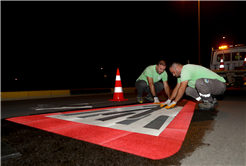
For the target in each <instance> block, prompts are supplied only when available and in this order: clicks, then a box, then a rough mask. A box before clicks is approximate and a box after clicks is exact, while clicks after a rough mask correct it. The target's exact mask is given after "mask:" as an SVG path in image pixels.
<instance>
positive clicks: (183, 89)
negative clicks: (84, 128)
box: [174, 80, 188, 103]
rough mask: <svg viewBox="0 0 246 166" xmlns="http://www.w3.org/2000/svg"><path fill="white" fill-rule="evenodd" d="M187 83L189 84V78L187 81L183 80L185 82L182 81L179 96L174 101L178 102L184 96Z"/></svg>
mask: <svg viewBox="0 0 246 166" xmlns="http://www.w3.org/2000/svg"><path fill="white" fill-rule="evenodd" d="M187 85H188V80H187V81H183V82H181V83H180V87H179V89H178V93H177V96H176V97H175V99H174V102H176V103H177V102H178V101H179V100H180V99H181V98H182V96H183V95H184V92H185V89H186V87H187Z"/></svg>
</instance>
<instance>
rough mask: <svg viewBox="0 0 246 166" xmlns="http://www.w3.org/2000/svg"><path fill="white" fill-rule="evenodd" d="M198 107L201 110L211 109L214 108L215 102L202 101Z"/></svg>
mask: <svg viewBox="0 0 246 166" xmlns="http://www.w3.org/2000/svg"><path fill="white" fill-rule="evenodd" d="M198 108H199V109H200V110H206V111H207V110H211V109H214V104H213V103H210V102H204V103H200V104H198Z"/></svg>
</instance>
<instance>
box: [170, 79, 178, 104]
mask: <svg viewBox="0 0 246 166" xmlns="http://www.w3.org/2000/svg"><path fill="white" fill-rule="evenodd" d="M179 87H180V83H177V84H176V86H175V88H174V89H173V92H172V95H171V97H170V98H169V99H170V100H173V99H175V97H176V96H177V93H178V90H179Z"/></svg>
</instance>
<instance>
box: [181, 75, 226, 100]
mask: <svg viewBox="0 0 246 166" xmlns="http://www.w3.org/2000/svg"><path fill="white" fill-rule="evenodd" d="M225 90H226V84H225V83H224V82H221V81H219V80H217V79H205V78H200V79H198V80H196V83H195V88H191V87H189V86H188V87H187V88H186V90H185V93H186V95H188V96H191V97H193V98H195V99H197V100H198V99H199V98H200V99H201V100H202V101H205V100H207V101H209V102H213V98H212V96H216V95H223V93H224V92H225Z"/></svg>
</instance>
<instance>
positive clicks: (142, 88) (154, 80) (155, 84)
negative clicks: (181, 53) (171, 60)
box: [135, 60, 170, 104]
mask: <svg viewBox="0 0 246 166" xmlns="http://www.w3.org/2000/svg"><path fill="white" fill-rule="evenodd" d="M165 69H166V62H165V61H163V60H160V61H159V62H158V63H157V65H151V66H148V67H147V68H146V69H145V70H144V71H143V72H142V74H141V75H140V76H139V77H138V79H137V80H136V83H135V86H136V89H137V91H138V95H137V101H138V102H139V103H143V98H142V96H143V92H147V93H148V94H147V95H146V96H145V100H147V101H149V102H154V104H160V101H159V99H158V97H157V94H158V93H159V92H160V91H161V90H162V89H163V86H164V89H165V92H166V94H167V96H168V98H170V87H169V85H168V82H167V72H166V71H165ZM161 79H162V81H163V83H161V82H159V81H160V80H161ZM153 97H154V100H153Z"/></svg>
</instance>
